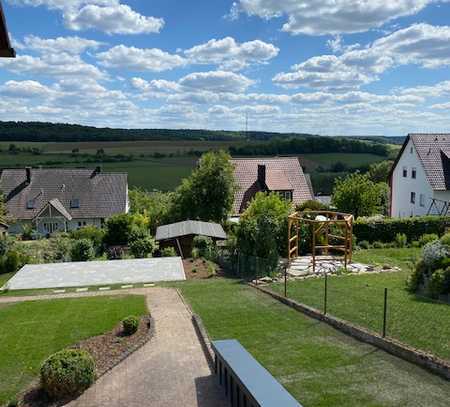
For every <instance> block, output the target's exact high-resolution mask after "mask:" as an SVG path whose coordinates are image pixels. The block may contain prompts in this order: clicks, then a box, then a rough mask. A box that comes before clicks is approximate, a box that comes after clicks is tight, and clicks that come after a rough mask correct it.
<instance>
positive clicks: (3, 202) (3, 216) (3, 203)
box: [0, 192, 6, 222]
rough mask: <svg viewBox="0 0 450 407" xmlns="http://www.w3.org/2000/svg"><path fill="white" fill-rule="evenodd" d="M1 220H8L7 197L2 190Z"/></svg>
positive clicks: (0, 198) (0, 200) (0, 202)
mask: <svg viewBox="0 0 450 407" xmlns="http://www.w3.org/2000/svg"><path fill="white" fill-rule="evenodd" d="M0 222H6V204H5V197H4V195H3V194H2V193H1V192H0Z"/></svg>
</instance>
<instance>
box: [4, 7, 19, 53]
mask: <svg viewBox="0 0 450 407" xmlns="http://www.w3.org/2000/svg"><path fill="white" fill-rule="evenodd" d="M0 39H2V40H3V41H2V42H3V43H4V45H5V46H4V47H3V48H0V58H15V57H16V51H15V50H14V48H12V47H11V41H10V40H9V34H8V28H7V26H6V19H5V14H4V12H3V7H2V4H1V3H0Z"/></svg>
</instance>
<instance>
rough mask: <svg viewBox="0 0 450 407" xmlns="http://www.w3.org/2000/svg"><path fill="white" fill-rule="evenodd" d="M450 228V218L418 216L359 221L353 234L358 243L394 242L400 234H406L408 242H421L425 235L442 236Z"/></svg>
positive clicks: (354, 227) (355, 224) (354, 226)
mask: <svg viewBox="0 0 450 407" xmlns="http://www.w3.org/2000/svg"><path fill="white" fill-rule="evenodd" d="M449 226H450V217H448V216H447V217H439V216H416V217H411V218H384V219H381V220H380V219H376V220H370V219H358V220H357V221H356V222H355V223H354V225H353V234H354V235H355V236H356V238H357V240H358V242H360V241H363V240H366V241H368V242H371V243H373V242H375V241H379V242H385V243H388V242H392V241H394V240H395V236H396V235H397V234H398V233H404V234H405V235H406V236H407V238H408V242H412V241H414V240H419V239H420V237H421V236H422V235H424V234H430V233H435V234H437V235H438V236H442V235H443V234H444V233H445V230H446V227H449Z"/></svg>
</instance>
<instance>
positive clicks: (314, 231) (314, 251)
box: [312, 222, 316, 274]
mask: <svg viewBox="0 0 450 407" xmlns="http://www.w3.org/2000/svg"><path fill="white" fill-rule="evenodd" d="M312 261H313V274H315V273H316V224H315V223H314V222H313V223H312Z"/></svg>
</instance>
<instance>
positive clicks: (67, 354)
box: [41, 349, 95, 399]
mask: <svg viewBox="0 0 450 407" xmlns="http://www.w3.org/2000/svg"><path fill="white" fill-rule="evenodd" d="M94 380H95V363H94V360H93V359H92V356H91V355H89V353H87V352H86V351H83V350H78V349H67V350H63V351H60V352H57V353H55V354H54V355H52V356H50V357H49V358H48V359H47V360H46V361H45V362H44V363H43V365H42V367H41V385H42V387H43V389H44V390H45V391H46V392H47V394H48V395H49V396H50V397H51V398H55V399H61V398H65V397H69V396H75V395H78V394H80V393H82V392H83V391H84V390H86V389H87V388H88V387H89V386H90V385H91V384H92V383H93V382H94Z"/></svg>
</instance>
